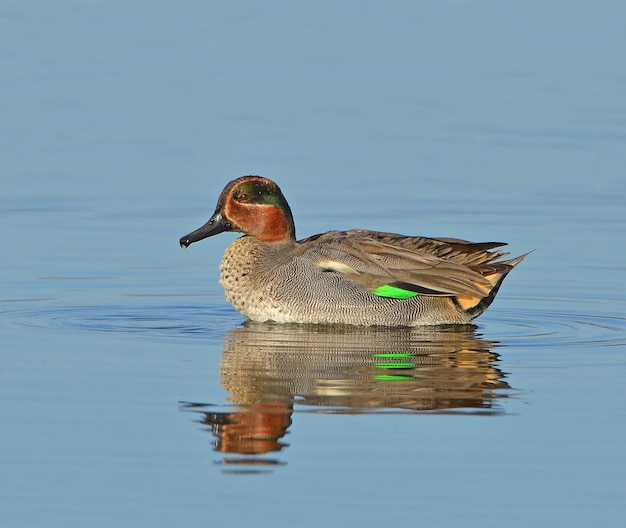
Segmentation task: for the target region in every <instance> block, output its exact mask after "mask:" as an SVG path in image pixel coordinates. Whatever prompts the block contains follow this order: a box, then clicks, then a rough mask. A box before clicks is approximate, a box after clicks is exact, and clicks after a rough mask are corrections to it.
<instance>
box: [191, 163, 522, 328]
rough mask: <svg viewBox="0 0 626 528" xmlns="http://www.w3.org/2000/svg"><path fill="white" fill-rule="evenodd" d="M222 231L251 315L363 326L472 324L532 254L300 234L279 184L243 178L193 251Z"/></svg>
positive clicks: (230, 269)
mask: <svg viewBox="0 0 626 528" xmlns="http://www.w3.org/2000/svg"><path fill="white" fill-rule="evenodd" d="M223 232H235V233H242V234H243V236H241V237H239V238H236V239H235V240H234V241H233V242H232V243H231V244H230V245H229V246H228V247H227V249H226V251H225V253H224V256H223V258H222V260H221V263H220V283H221V285H222V286H223V288H224V293H225V295H226V298H227V300H228V301H229V302H230V303H231V304H232V305H233V307H234V308H235V309H236V310H237V311H238V312H239V313H240V314H242V315H243V316H244V317H245V318H247V319H248V320H250V321H256V322H267V321H273V322H276V323H302V324H344V325H360V326H392V327H400V326H409V327H416V326H423V325H454V324H469V323H470V322H471V321H472V320H474V319H475V318H476V317H478V316H479V315H481V314H482V313H483V312H484V311H485V310H486V309H487V308H488V307H489V306H490V305H491V303H492V302H493V300H494V298H495V296H496V294H497V293H498V290H499V289H500V286H501V284H502V281H503V280H504V278H505V277H506V276H507V275H508V273H509V272H510V271H511V270H512V269H513V268H514V267H515V266H517V265H518V264H519V263H520V262H521V261H522V260H523V259H524V258H525V257H526V256H527V254H525V255H521V256H519V257H516V258H511V259H508V260H503V257H505V256H507V255H508V253H506V252H503V251H502V250H500V249H495V248H500V247H502V246H505V245H506V244H505V243H502V242H478V243H476V242H469V241H467V240H462V239H457V238H429V237H424V236H406V235H400V234H395V233H386V232H379V231H369V230H363V229H351V230H347V231H328V232H325V233H320V234H317V235H313V236H310V237H308V238H304V239H301V240H297V239H296V229H295V224H294V220H293V215H292V212H291V209H290V207H289V204H288V203H287V200H286V199H285V197H284V195H283V193H282V191H281V189H280V188H279V186H278V185H277V184H276V183H275V182H274V181H272V180H270V179H268V178H265V177H262V176H252V175H250V176H242V177H240V178H237V179H234V180H232V181H231V182H229V183H228V184H227V185H226V187H224V190H223V191H222V192H221V194H220V196H219V198H218V200H217V206H216V208H215V212H214V213H213V215H212V216H211V217H210V218H209V220H208V221H207V222H206V223H205V224H204V225H202V226H201V227H199V228H198V229H196V230H195V231H192V232H191V233H189V234H187V235H185V236H184V237H182V238H181V239H180V241H179V243H180V246H181V247H182V248H183V249H184V248H187V247H189V246H190V245H191V244H193V243H195V242H198V241H200V240H203V239H205V238H208V237H211V236H214V235H217V234H219V233H223Z"/></svg>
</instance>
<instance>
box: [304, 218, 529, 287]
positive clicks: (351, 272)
mask: <svg viewBox="0 0 626 528" xmlns="http://www.w3.org/2000/svg"><path fill="white" fill-rule="evenodd" d="M298 244H299V246H300V247H299V252H298V253H300V254H304V253H306V254H307V257H309V258H311V259H313V260H314V262H315V263H316V265H317V266H319V267H320V268H322V269H324V270H325V271H328V272H335V273H340V274H342V275H343V276H344V277H345V278H347V279H348V280H350V281H352V282H354V283H355V284H359V285H360V286H363V287H364V288H367V289H368V290H369V291H371V292H372V293H374V294H376V295H380V296H383V297H396V298H407V297H412V296H414V295H417V294H421V295H436V296H460V297H467V298H482V297H485V296H487V295H489V293H490V291H491V290H492V289H493V288H494V286H495V284H496V283H499V281H500V278H501V277H503V276H504V275H506V273H508V271H510V270H511V269H512V268H513V266H514V265H515V264H517V262H515V263H514V264H512V265H511V264H510V262H511V261H509V262H507V261H501V262H495V261H496V260H497V259H499V258H501V257H503V256H505V255H507V253H504V252H502V251H498V250H496V251H490V250H492V249H493V248H497V247H500V246H503V245H505V244H503V243H501V242H485V243H473V242H468V241H466V240H461V239H452V238H445V239H444V238H440V239H437V238H428V237H411V236H403V235H398V234H394V233H381V232H377V231H365V230H350V231H331V232H328V233H324V234H321V235H315V236H312V237H310V238H307V239H304V240H302V241H300V242H299V243H298Z"/></svg>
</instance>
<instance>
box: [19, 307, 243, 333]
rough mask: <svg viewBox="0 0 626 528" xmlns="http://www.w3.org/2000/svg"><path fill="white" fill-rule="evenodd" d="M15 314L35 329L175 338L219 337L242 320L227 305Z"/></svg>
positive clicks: (46, 311)
mask: <svg viewBox="0 0 626 528" xmlns="http://www.w3.org/2000/svg"><path fill="white" fill-rule="evenodd" d="M14 315H17V316H19V319H18V320H17V321H15V322H16V323H17V324H20V325H23V326H30V327H33V328H52V329H54V328H57V329H67V330H76V331H79V332H95V333H115V334H125V335H135V336H140V337H145V338H174V339H189V338H191V339H193V338H198V339H205V338H207V337H218V336H221V335H222V334H223V332H224V329H226V328H229V327H231V326H233V325H234V324H237V323H238V322H240V321H241V317H240V316H239V315H238V314H237V313H236V312H234V310H232V309H231V308H230V307H228V306H226V305H224V304H219V305H210V304H207V305H203V306H188V305H187V306H181V305H149V306H137V305H135V306H110V305H107V306H70V307H63V308H49V309H43V310H32V311H22V312H16V313H14Z"/></svg>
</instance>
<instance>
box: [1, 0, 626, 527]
mask: <svg viewBox="0 0 626 528" xmlns="http://www.w3.org/2000/svg"><path fill="white" fill-rule="evenodd" d="M624 15H626V13H625V12H624V7H623V6H622V5H621V4H620V3H615V2H610V1H602V2H599V3H598V2H597V3H595V4H594V5H593V7H590V6H589V5H588V3H585V2H564V1H556V2H551V3H545V2H516V1H511V2H502V3H493V2H482V1H467V2H454V1H449V2H448V1H443V2H396V3H394V4H393V5H390V4H387V3H379V2H365V3H363V2H344V3H340V4H336V3H330V2H322V3H316V4H315V5H310V6H307V7H305V8H303V7H302V6H298V8H297V9H296V8H295V7H294V6H292V5H291V4H289V3H283V2H275V3H272V4H271V5H264V6H262V7H261V6H260V5H257V4H256V3H254V2H243V3H237V4H232V5H231V4H223V5H221V4H218V3H213V2H211V3H205V2H188V3H186V4H184V5H179V4H176V5H174V4H171V3H169V2H162V1H156V2H149V3H146V2H140V1H136V2H115V1H114V2H97V1H96V2H93V1H82V0H66V1H64V2H60V3H55V4H54V5H53V4H50V5H47V4H42V3H31V2H12V1H9V2H5V3H4V5H3V7H2V8H1V9H0V62H1V63H2V66H3V67H2V68H0V90H2V94H3V97H2V98H1V102H0V112H2V116H3V118H2V125H0V139H1V142H2V151H3V164H2V165H3V168H2V171H0V178H1V179H2V190H1V191H0V220H1V221H0V233H1V235H2V240H3V241H4V250H3V252H2V258H1V259H0V273H1V274H2V277H3V281H2V288H1V289H0V335H2V352H1V356H0V357H1V358H2V368H0V396H1V398H2V402H3V403H2V405H0V420H1V421H2V424H3V427H2V430H3V434H2V435H0V453H1V455H0V457H1V459H2V460H1V467H2V470H1V474H2V479H0V523H1V524H2V526H11V527H13V526H15V527H19V526H34V525H36V526H64V527H65V526H85V525H88V526H111V525H115V526H146V525H153V526H173V525H181V524H200V523H203V524H207V523H211V524H215V523H221V524H224V525H227V526H265V525H268V526H269V525H271V526H303V527H306V526H321V525H323V526H355V525H360V526H380V525H382V524H387V523H389V521H390V520H392V521H393V522H396V523H411V524H415V523H421V524H425V525H434V526H468V525H470V526H473V525H481V526H501V525H503V524H505V525H507V526H529V525H541V526H544V525H559V526H560V525H568V526H588V525H591V524H592V523H593V524H597V523H602V524H603V525H605V526H622V525H623V522H624V519H625V518H626V511H625V510H626V509H625V507H624V496H626V478H625V477H624V475H626V466H625V464H626V462H625V459H624V456H623V451H624V448H623V446H624V444H625V442H626V425H625V424H626V419H625V418H626V394H625V389H624V383H623V380H624V376H625V374H626V359H625V354H626V315H625V314H626V298H625V295H624V292H625V291H626V280H625V279H624V277H625V271H626V266H625V265H624V257H625V246H624V243H623V240H624V239H625V235H626V216H625V214H624V203H626V180H624V176H623V169H624V167H625V166H626V154H625V153H626V149H625V148H624V143H625V140H626V103H625V102H626V78H625V77H624V75H623V73H622V69H620V67H619V64H621V61H622V55H623V52H622V50H623V49H625V46H626V36H625V34H624V32H623V28H622V25H623V24H622V21H623V19H624ZM248 173H259V174H262V175H265V176H268V177H270V178H272V179H275V180H276V181H278V182H279V184H280V185H281V187H282V189H283V191H284V192H285V195H286V197H287V199H288V200H289V202H290V205H291V207H292V209H293V211H294V216H295V220H296V227H297V231H298V235H299V236H300V237H304V236H308V235H312V234H314V233H318V232H322V231H326V230H329V229H348V228H354V227H359V228H364V229H378V230H384V231H393V232H401V233H406V234H420V235H427V236H450V237H458V238H466V239H471V240H477V241H482V240H484V241H486V240H502V241H505V242H508V243H509V244H510V251H511V253H512V255H517V254H521V253H525V252H527V251H530V250H534V252H533V253H532V254H531V255H530V256H529V257H528V258H527V259H526V260H525V261H524V262H523V264H521V265H520V266H519V267H518V268H516V269H515V271H514V272H512V273H511V274H510V275H509V277H508V278H507V279H506V281H505V283H504V285H503V287H502V290H501V292H500V293H499V295H498V297H497V299H496V301H495V302H494V304H493V306H492V307H491V308H490V309H489V310H488V311H487V312H486V313H485V314H484V315H483V316H482V317H481V318H479V319H478V320H477V321H476V324H475V325H469V326H465V327H444V328H437V329H431V328H426V329H382V328H373V329H366V328H350V327H333V326H330V327H328V326H319V327H317V326H307V325H301V326H298V325H295V326H294V325H274V324H263V325H259V324H252V323H245V322H244V321H243V319H242V318H241V317H240V316H239V315H238V314H237V313H236V312H234V310H233V309H232V308H231V307H230V306H229V305H228V304H227V303H226V302H225V300H224V297H223V294H222V291H221V289H220V287H219V284H218V282H217V279H218V263H219V259H220V257H221V255H222V253H223V251H224V248H225V247H226V245H227V244H228V243H229V242H230V241H231V240H232V239H233V238H234V235H227V234H225V235H222V236H220V237H215V238H211V239H209V240H206V241H204V242H203V243H202V244H196V245H194V246H193V247H192V248H190V249H189V250H187V251H181V250H180V248H178V244H177V241H178V238H179V237H180V236H181V235H183V234H184V233H187V232H189V231H190V230H191V229H193V228H195V227H197V226H198V225H200V224H201V223H202V222H204V221H205V220H206V219H207V218H208V216H209V215H210V214H211V212H212V211H213V208H214V205H215V200H216V199H217V196H218V194H219V192H220V191H221V189H222V187H223V186H224V185H225V184H226V182H227V181H228V180H230V179H232V178H234V177H237V176H240V175H242V174H248Z"/></svg>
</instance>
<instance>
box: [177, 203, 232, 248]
mask: <svg viewBox="0 0 626 528" xmlns="http://www.w3.org/2000/svg"><path fill="white" fill-rule="evenodd" d="M230 227H231V226H230V224H229V223H228V222H225V221H224V219H223V218H222V215H221V214H220V213H218V212H216V213H215V214H214V215H213V216H212V217H211V218H209V221H208V222H207V223H206V224H204V225H203V226H202V227H199V228H198V229H196V230H195V231H192V232H191V233H189V234H188V235H185V236H184V237H182V238H181V239H180V247H182V248H183V249H185V248H187V247H189V246H190V245H191V244H193V243H194V242H198V241H199V240H202V239H203V238H207V237H210V236H213V235H217V234H219V233H223V232H224V231H228V230H229V229H230Z"/></svg>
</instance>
